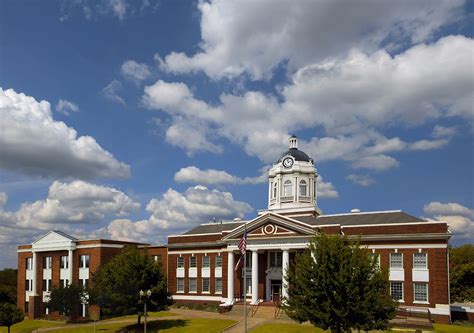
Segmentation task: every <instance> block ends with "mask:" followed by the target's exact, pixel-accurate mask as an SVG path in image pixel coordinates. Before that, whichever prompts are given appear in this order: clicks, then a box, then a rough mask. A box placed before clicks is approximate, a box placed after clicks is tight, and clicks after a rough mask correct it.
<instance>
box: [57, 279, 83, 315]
mask: <svg viewBox="0 0 474 333" xmlns="http://www.w3.org/2000/svg"><path fill="white" fill-rule="evenodd" d="M86 295H87V293H86V291H85V290H84V288H82V287H80V286H76V285H73V284H68V285H67V286H66V287H60V288H53V289H52V290H51V294H50V296H49V301H48V307H49V308H50V310H51V311H59V312H60V313H63V314H64V315H65V316H67V317H70V316H71V315H72V314H73V313H75V312H76V311H77V310H78V309H79V306H80V304H81V303H82V302H83V300H84V299H85V298H86Z"/></svg>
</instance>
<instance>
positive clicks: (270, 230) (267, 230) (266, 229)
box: [263, 224, 276, 235]
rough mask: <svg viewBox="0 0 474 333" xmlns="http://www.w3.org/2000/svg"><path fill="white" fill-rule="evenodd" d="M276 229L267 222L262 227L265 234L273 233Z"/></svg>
mask: <svg viewBox="0 0 474 333" xmlns="http://www.w3.org/2000/svg"><path fill="white" fill-rule="evenodd" d="M275 231H276V227H275V226H274V225H273V224H267V225H266V226H264V227H263V232H264V233H265V234H266V235H273V234H274V233H275Z"/></svg>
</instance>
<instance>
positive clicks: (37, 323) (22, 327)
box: [0, 319, 65, 333]
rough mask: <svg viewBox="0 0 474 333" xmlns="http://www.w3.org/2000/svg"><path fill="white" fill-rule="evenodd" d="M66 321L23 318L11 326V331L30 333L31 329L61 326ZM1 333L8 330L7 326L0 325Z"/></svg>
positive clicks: (13, 332) (14, 332)
mask: <svg viewBox="0 0 474 333" xmlns="http://www.w3.org/2000/svg"><path fill="white" fill-rule="evenodd" d="M64 324H65V323H64V322H57V321H49V320H28V319H27V320H23V321H22V322H20V323H17V324H15V325H13V326H12V327H10V332H12V333H30V332H31V331H33V330H35V329H37V328H46V327H53V326H61V325H64ZM0 332H1V333H6V332H8V329H7V327H6V326H1V327H0Z"/></svg>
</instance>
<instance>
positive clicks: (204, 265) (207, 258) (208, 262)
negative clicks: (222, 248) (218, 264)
mask: <svg viewBox="0 0 474 333" xmlns="http://www.w3.org/2000/svg"><path fill="white" fill-rule="evenodd" d="M210 267H211V257H210V256H203V257H202V268H210Z"/></svg>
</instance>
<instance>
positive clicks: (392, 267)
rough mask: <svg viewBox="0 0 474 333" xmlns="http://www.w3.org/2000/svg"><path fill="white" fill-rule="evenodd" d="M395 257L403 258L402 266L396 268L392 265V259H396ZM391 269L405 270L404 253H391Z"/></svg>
mask: <svg viewBox="0 0 474 333" xmlns="http://www.w3.org/2000/svg"><path fill="white" fill-rule="evenodd" d="M395 256H400V258H401V261H400V263H401V266H394V265H392V263H393V262H392V257H395ZM390 269H403V253H398V252H395V253H390Z"/></svg>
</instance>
